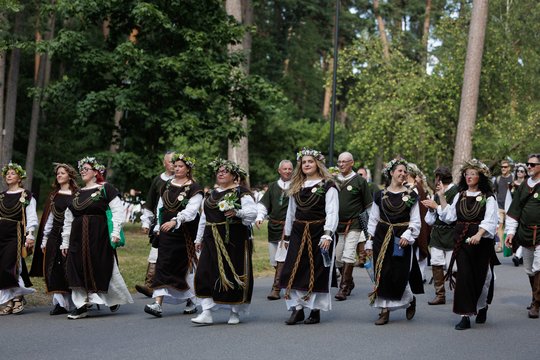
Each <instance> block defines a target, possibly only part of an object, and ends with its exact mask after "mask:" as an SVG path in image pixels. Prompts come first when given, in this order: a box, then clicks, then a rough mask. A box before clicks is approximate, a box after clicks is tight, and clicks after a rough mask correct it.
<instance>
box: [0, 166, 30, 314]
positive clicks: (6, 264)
mask: <svg viewBox="0 0 540 360" xmlns="http://www.w3.org/2000/svg"><path fill="white" fill-rule="evenodd" d="M2 177H3V178H4V181H5V182H6V185H7V190H6V191H4V192H2V193H0V304H1V305H2V307H1V308H0V315H9V314H20V313H21V312H22V311H23V310H24V298H23V296H24V295H26V294H32V293H33V292H35V290H34V289H32V288H29V287H27V286H31V284H25V281H24V280H23V275H25V277H26V278H28V276H27V274H23V272H25V271H26V265H25V264H24V258H25V257H26V254H27V253H28V252H30V251H31V250H32V249H33V248H34V230H35V229H36V227H37V224H38V221H37V214H36V201H35V200H34V198H32V194H30V192H29V191H28V190H25V189H24V188H23V186H22V180H23V179H24V178H26V171H24V169H23V168H22V167H21V166H20V165H18V164H16V163H12V162H10V163H9V164H7V165H6V166H4V167H3V168H2Z"/></svg>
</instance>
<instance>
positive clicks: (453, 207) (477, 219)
mask: <svg viewBox="0 0 540 360" xmlns="http://www.w3.org/2000/svg"><path fill="white" fill-rule="evenodd" d="M489 178H490V172H489V168H488V167H487V166H486V165H485V164H484V163H482V162H480V161H478V160H476V159H472V160H469V161H467V162H466V163H465V164H464V165H463V166H462V167H461V179H460V182H459V185H458V191H459V193H458V194H457V195H456V196H455V197H454V200H453V201H452V204H448V203H447V201H446V198H445V194H444V191H443V190H439V191H437V194H438V195H439V198H440V201H441V208H442V212H441V214H440V218H441V220H442V221H444V222H446V223H447V224H450V223H452V222H454V221H456V220H457V223H456V227H455V237H454V239H455V247H454V252H453V253H452V259H451V260H450V265H449V267H448V269H452V265H453V263H454V261H455V262H456V263H457V277H456V281H455V291H454V313H456V314H459V315H461V321H460V322H459V323H458V324H457V325H456V326H455V329H456V330H465V329H469V328H470V327H471V321H470V319H469V316H470V315H476V320H475V322H476V323H477V324H483V323H485V322H486V317H487V310H488V304H490V303H491V300H492V299H493V287H494V275H493V265H498V264H499V261H498V260H497V255H496V254H495V250H494V245H495V244H494V237H495V234H496V231H497V223H498V214H497V209H498V207H497V200H496V199H495V196H494V195H493V192H492V188H491V184H490V181H489ZM447 277H450V286H451V288H452V287H453V285H454V282H453V279H452V278H451V271H449V274H448V275H447Z"/></svg>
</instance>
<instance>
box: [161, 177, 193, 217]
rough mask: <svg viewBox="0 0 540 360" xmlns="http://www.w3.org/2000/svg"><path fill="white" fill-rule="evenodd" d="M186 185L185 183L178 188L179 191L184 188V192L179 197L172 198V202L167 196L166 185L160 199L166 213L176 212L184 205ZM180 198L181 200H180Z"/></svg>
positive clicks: (187, 187)
mask: <svg viewBox="0 0 540 360" xmlns="http://www.w3.org/2000/svg"><path fill="white" fill-rule="evenodd" d="M188 181H189V180H188ZM186 183H187V181H186V182H185V183H184V184H182V185H181V186H180V187H179V188H180V189H182V188H184V190H183V191H182V192H181V193H180V195H179V196H177V197H174V198H173V200H172V201H171V200H170V196H169V193H170V190H169V188H170V183H169V184H167V188H166V189H165V191H164V192H163V196H162V197H161V198H162V199H163V205H164V206H165V208H166V209H167V210H168V211H171V212H174V211H177V210H178V209H179V208H180V207H181V206H182V205H185V204H186V200H187V193H188V192H189V185H188V186H184V185H185V184H186ZM174 186H176V185H174ZM180 197H182V198H181V199H180Z"/></svg>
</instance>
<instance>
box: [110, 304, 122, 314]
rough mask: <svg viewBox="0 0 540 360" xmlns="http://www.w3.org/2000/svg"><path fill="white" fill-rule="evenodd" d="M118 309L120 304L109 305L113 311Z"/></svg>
mask: <svg viewBox="0 0 540 360" xmlns="http://www.w3.org/2000/svg"><path fill="white" fill-rule="evenodd" d="M118 309H120V305H113V306H109V310H111V312H117V311H118Z"/></svg>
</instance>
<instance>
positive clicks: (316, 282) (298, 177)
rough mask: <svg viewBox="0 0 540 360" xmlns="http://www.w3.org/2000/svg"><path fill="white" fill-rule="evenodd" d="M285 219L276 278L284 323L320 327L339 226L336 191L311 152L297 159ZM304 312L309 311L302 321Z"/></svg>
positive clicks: (321, 158)
mask: <svg viewBox="0 0 540 360" xmlns="http://www.w3.org/2000/svg"><path fill="white" fill-rule="evenodd" d="M296 160H297V165H296V168H295V170H294V172H293V176H292V180H291V186H290V188H289V207H288V209H287V217H286V220H285V240H286V241H287V240H288V244H289V245H288V250H287V257H286V259H285V264H284V265H283V270H282V273H281V277H280V286H281V288H284V289H285V304H286V305H287V310H289V311H291V315H290V317H289V319H288V320H287V321H285V323H286V324H287V325H294V324H296V323H298V322H301V321H304V324H308V325H309V324H317V323H319V322H320V311H321V310H323V311H328V310H330V309H331V308H332V303H331V298H330V284H331V280H332V278H331V276H332V275H333V274H334V270H333V266H334V261H333V255H334V234H335V231H336V229H337V226H338V222H339V200H338V192H337V190H336V188H335V185H334V183H333V181H332V180H331V179H332V175H330V173H329V172H328V170H327V169H326V167H325V166H324V156H323V155H322V153H321V152H319V151H317V150H312V149H306V148H304V149H302V151H299V152H298V154H297V155H296ZM304 308H308V309H310V310H311V312H310V314H309V317H308V318H307V319H305V320H304Z"/></svg>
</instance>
